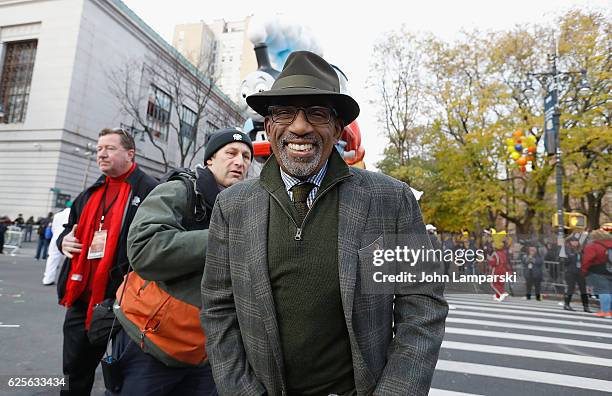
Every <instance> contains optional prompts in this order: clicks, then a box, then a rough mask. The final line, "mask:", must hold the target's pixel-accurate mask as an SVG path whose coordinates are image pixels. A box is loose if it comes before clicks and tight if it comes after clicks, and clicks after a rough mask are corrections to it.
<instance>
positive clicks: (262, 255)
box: [244, 188, 284, 389]
mask: <svg viewBox="0 0 612 396" xmlns="http://www.w3.org/2000/svg"><path fill="white" fill-rule="evenodd" d="M269 200H270V197H269V195H268V193H267V192H266V191H265V190H264V189H263V188H258V189H256V191H255V193H254V194H253V195H252V196H251V197H249V198H248V199H247V201H246V202H245V211H244V213H249V217H250V219H251V220H250V221H249V222H248V223H249V225H250V226H249V227H246V229H245V230H244V231H245V235H244V239H245V240H246V241H248V243H247V245H246V246H247V249H246V251H245V252H244V260H245V262H246V263H248V264H247V265H248V268H249V272H250V274H251V279H252V281H253V283H252V285H251V287H252V288H253V290H254V292H255V296H256V298H257V301H258V304H257V307H256V309H259V311H260V312H261V317H262V319H263V322H264V325H265V328H266V333H267V335H268V340H269V342H270V348H271V349H272V354H273V356H274V359H275V361H276V365H277V367H278V370H279V373H280V375H279V377H281V378H282V375H283V373H284V368H283V358H282V352H281V346H280V345H281V344H280V335H279V330H278V324H277V321H276V310H275V308H274V297H273V295H272V286H271V285H270V276H269V273H268V246H267V239H268V212H269ZM283 389H284V384H283Z"/></svg>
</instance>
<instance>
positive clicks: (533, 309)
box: [446, 298, 601, 320]
mask: <svg viewBox="0 0 612 396" xmlns="http://www.w3.org/2000/svg"><path fill="white" fill-rule="evenodd" d="M446 301H447V302H448V303H449V304H468V305H473V306H482V307H513V308H514V307H516V308H517V309H518V308H520V310H521V311H523V310H524V311H529V312H557V313H559V312H563V314H564V315H569V316H570V317H571V316H580V317H585V318H586V317H588V318H591V319H595V320H601V318H596V317H593V314H592V313H591V314H590V313H586V312H581V311H564V310H563V309H562V307H560V306H558V305H554V306H551V308H542V307H534V306H532V305H518V304H508V303H506V302H505V301H504V302H503V303H498V302H484V301H477V300H457V299H454V298H453V299H447V300H446ZM538 305H539V304H538Z"/></svg>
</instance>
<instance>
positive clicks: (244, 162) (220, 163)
mask: <svg viewBox="0 0 612 396" xmlns="http://www.w3.org/2000/svg"><path fill="white" fill-rule="evenodd" d="M250 164H251V150H250V149H249V146H247V145H246V144H244V143H240V142H233V143H229V144H226V145H225V146H223V147H221V148H220V149H219V150H218V151H217V152H216V153H215V154H214V155H213V156H212V157H211V158H210V159H209V160H208V161H206V165H207V167H208V169H209V170H210V171H211V172H212V174H213V176H214V177H215V180H216V181H217V184H219V185H221V186H223V187H229V186H231V185H233V184H236V183H238V182H239V181H241V180H244V178H245V176H246V173H247V170H248V168H249V165H250Z"/></svg>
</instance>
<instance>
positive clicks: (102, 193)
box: [60, 164, 136, 329]
mask: <svg viewBox="0 0 612 396" xmlns="http://www.w3.org/2000/svg"><path fill="white" fill-rule="evenodd" d="M135 168H136V164H133V165H132V167H131V168H130V170H129V171H128V172H126V173H125V174H123V175H121V176H119V177H117V178H111V177H108V176H107V177H106V180H105V181H104V185H102V186H100V187H99V188H98V189H96V190H95V191H94V192H93V193H92V194H91V197H90V198H89V200H88V201H87V204H85V208H84V209H83V212H82V213H81V216H80V218H79V223H78V225H77V229H76V232H75V237H76V238H77V239H78V240H79V241H80V242H81V243H82V244H83V249H82V250H81V253H77V254H75V255H74V257H73V258H72V260H71V268H70V273H69V274H68V280H67V282H66V294H65V295H64V298H63V299H62V300H61V301H60V304H62V305H65V306H66V307H71V306H72V305H73V304H74V303H75V302H76V301H77V300H78V299H79V298H81V299H83V297H84V298H85V299H86V301H85V302H86V303H87V304H88V307H87V318H86V321H85V328H86V329H89V324H90V322H91V314H92V311H93V307H94V306H95V305H96V304H98V303H100V302H102V301H103V300H104V297H105V294H106V285H107V283H108V275H109V272H110V269H111V268H112V266H113V263H114V261H115V260H114V259H115V254H116V252H117V244H118V242H119V235H120V234H121V223H122V222H123V214H124V211H125V207H126V204H127V203H128V202H127V201H128V199H129V196H130V191H131V187H130V185H129V183H127V182H126V181H125V179H126V178H127V177H128V176H129V175H130V174H131V173H132V172H133V171H134V169H135ZM112 190H114V191H115V193H112ZM115 196H116V198H115ZM103 198H104V201H105V202H103ZM113 201H114V202H113ZM111 202H112V205H111ZM102 205H106V207H107V209H108V212H107V213H106V216H104V218H105V220H104V225H103V227H102V229H104V230H106V232H107V237H106V247H105V249H104V257H102V258H99V259H88V258H87V253H88V251H89V246H90V245H91V241H92V239H93V236H94V233H95V232H96V231H98V229H99V224H100V219H101V214H102ZM109 205H111V206H110V208H108V206H109Z"/></svg>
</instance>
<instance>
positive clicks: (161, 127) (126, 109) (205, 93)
mask: <svg viewBox="0 0 612 396" xmlns="http://www.w3.org/2000/svg"><path fill="white" fill-rule="evenodd" d="M203 54H204V55H201V56H198V57H191V59H198V62H196V63H195V64H192V63H190V62H189V61H187V59H186V58H185V57H184V56H183V55H181V54H179V53H178V52H173V53H171V54H168V55H165V56H160V57H158V58H157V59H140V60H137V61H127V62H125V63H123V64H122V65H120V66H119V67H117V68H115V69H112V70H110V71H109V72H108V79H109V82H110V84H109V89H110V91H111V93H112V95H113V96H114V97H115V98H117V100H118V101H119V103H120V106H121V110H122V111H123V113H125V114H127V115H128V116H129V117H130V118H131V119H132V120H133V123H134V124H135V125H136V126H137V127H138V128H141V129H142V130H143V131H144V133H145V134H146V136H147V137H148V140H149V141H150V142H151V144H152V145H153V146H154V147H155V148H156V149H157V150H158V151H159V152H160V154H161V157H162V162H163V164H164V172H167V171H168V168H169V166H170V164H169V159H168V153H167V150H168V148H167V147H168V145H166V144H164V143H162V142H161V140H162V139H166V140H169V139H171V137H170V136H174V138H176V139H177V140H176V142H177V147H178V166H180V167H185V166H186V165H188V166H191V165H192V163H193V161H194V159H195V157H196V155H197V154H198V153H199V152H200V151H201V150H202V148H204V146H205V144H206V139H205V133H206V129H207V128H206V125H207V121H208V122H210V123H211V124H216V125H229V124H230V118H232V117H230V113H232V112H234V110H233V109H231V105H227V108H225V109H221V110H218V109H214V107H218V106H220V107H225V106H226V105H225V104H223V103H217V105H218V106H212V104H211V99H212V98H213V97H214V96H219V97H220V95H219V93H218V89H217V88H216V87H215V80H216V75H215V73H214V59H213V58H212V57H211V56H210V55H209V54H210V51H207V52H203ZM215 91H217V92H215ZM224 110H225V111H224ZM172 113H174V115H173V114H172ZM236 116H237V117H238V118H240V115H238V114H236ZM211 120H212V121H211ZM209 125H210V124H209ZM166 133H167V135H166Z"/></svg>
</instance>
